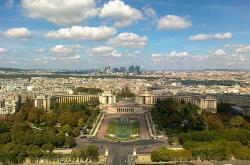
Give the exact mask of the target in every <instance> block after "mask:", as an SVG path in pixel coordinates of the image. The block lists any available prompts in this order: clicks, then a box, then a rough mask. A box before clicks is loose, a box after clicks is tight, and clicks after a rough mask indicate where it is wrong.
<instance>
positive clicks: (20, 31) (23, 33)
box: [4, 27, 31, 39]
mask: <svg viewBox="0 0 250 165" xmlns="http://www.w3.org/2000/svg"><path fill="white" fill-rule="evenodd" d="M4 35H5V36H6V37H8V38H18V39H30V38H31V32H30V31H29V30H28V29H27V28H25V27H21V28H12V29H8V30H7V31H5V32H4Z"/></svg>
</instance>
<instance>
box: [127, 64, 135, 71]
mask: <svg viewBox="0 0 250 165" xmlns="http://www.w3.org/2000/svg"><path fill="white" fill-rule="evenodd" d="M134 71H135V67H134V66H133V65H131V66H130V67H129V68H128V72H129V73H134Z"/></svg>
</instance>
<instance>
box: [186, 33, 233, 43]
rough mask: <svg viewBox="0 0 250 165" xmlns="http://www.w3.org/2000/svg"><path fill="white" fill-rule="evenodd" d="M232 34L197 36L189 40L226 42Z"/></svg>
mask: <svg viewBox="0 0 250 165" xmlns="http://www.w3.org/2000/svg"><path fill="white" fill-rule="evenodd" d="M232 36H233V35H232V33H230V32H227V33H223V34H220V33H216V34H197V35H194V36H190V37H189V39H190V40H192V41H203V40H209V39H214V40H226V39H230V38H232Z"/></svg>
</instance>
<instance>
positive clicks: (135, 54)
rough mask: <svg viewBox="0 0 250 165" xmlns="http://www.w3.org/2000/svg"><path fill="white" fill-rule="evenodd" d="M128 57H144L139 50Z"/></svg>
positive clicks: (130, 53) (129, 53)
mask: <svg viewBox="0 0 250 165" xmlns="http://www.w3.org/2000/svg"><path fill="white" fill-rule="evenodd" d="M127 55H128V56H130V57H139V56H140V55H142V52H140V51H139V50H135V51H132V52H128V53H127Z"/></svg>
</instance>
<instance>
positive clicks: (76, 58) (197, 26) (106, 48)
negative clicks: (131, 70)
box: [0, 0, 250, 70]
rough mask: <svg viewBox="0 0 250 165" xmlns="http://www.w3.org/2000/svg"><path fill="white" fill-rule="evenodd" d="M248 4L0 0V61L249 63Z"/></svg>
mask: <svg viewBox="0 0 250 165" xmlns="http://www.w3.org/2000/svg"><path fill="white" fill-rule="evenodd" d="M249 8H250V2H249V1H246V0H241V1H233V0H228V1H219V2H218V1H215V0H212V1H209V2H207V1H206V2H205V1H202V2H201V1H198V0H191V1H188V2H187V1H185V2H184V1H181V0H178V1H170V0H168V1H165V0H164V1H163V0H161V1H160V0H159V1H153V0H150V1H146V0H136V1H133V0H123V1H122V0H110V1H107V0H105V1H102V0H98V1H95V0H86V1H81V0H74V1H69V0H60V1H58V0H54V1H49V0H44V1H39V0H6V1H1V2H0V10H1V12H0V67H13V68H25V69H91V68H101V67H103V66H112V67H119V66H130V65H139V66H142V67H143V68H145V69H147V70H162V69H164V70H201V69H250V66H249V62H250V57H249V55H250V54H249V53H250V41H249V36H250V31H249V28H248V27H250V25H249V24H250V22H249V20H250V13H249V11H250V10H249ZM118 9H119V10H118Z"/></svg>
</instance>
